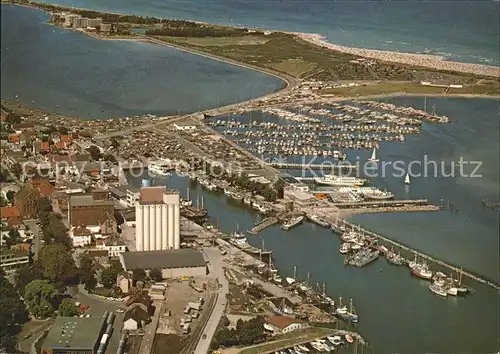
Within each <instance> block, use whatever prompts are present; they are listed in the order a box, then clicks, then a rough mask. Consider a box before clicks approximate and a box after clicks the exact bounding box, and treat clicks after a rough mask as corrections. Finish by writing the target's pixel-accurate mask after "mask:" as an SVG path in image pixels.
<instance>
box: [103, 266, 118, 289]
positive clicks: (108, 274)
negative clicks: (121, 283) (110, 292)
mask: <svg viewBox="0 0 500 354" xmlns="http://www.w3.org/2000/svg"><path fill="white" fill-rule="evenodd" d="M122 271H123V269H122V267H121V265H120V264H119V263H112V264H111V266H110V267H109V268H106V269H104V270H103V271H102V275H101V283H102V285H104V287H106V288H108V289H111V287H113V285H115V284H116V278H117V277H118V275H119V274H120V273H121V272H122Z"/></svg>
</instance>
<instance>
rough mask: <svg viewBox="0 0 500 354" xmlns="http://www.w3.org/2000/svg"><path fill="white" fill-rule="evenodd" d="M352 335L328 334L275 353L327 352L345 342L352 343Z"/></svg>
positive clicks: (303, 353)
mask: <svg viewBox="0 0 500 354" xmlns="http://www.w3.org/2000/svg"><path fill="white" fill-rule="evenodd" d="M353 342H354V337H353V336H352V335H350V334H345V335H344V336H343V338H342V336H338V335H337V336H328V337H326V338H325V339H317V340H314V341H312V342H309V343H307V345H305V344H301V345H296V346H294V347H293V348H288V349H285V350H281V351H278V352H275V354H305V353H309V352H310V351H311V350H314V351H315V352H320V353H328V352H333V351H335V350H336V349H337V348H338V347H340V346H342V345H343V344H345V343H349V344H350V343H353Z"/></svg>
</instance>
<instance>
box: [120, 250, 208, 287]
mask: <svg viewBox="0 0 500 354" xmlns="http://www.w3.org/2000/svg"><path fill="white" fill-rule="evenodd" d="M119 257H120V262H121V264H122V266H123V269H125V270H127V271H131V270H133V269H137V268H139V269H144V270H151V269H155V268H157V269H161V271H162V275H163V278H164V279H166V278H177V277H197V276H205V275H207V262H206V261H205V259H204V258H203V254H202V253H201V252H200V251H198V250H196V249H190V248H183V249H178V250H163V251H142V252H125V253H120V254H119Z"/></svg>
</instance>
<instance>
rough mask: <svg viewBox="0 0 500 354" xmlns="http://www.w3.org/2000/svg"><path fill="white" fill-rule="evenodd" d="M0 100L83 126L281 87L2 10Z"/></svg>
mask: <svg viewBox="0 0 500 354" xmlns="http://www.w3.org/2000/svg"><path fill="white" fill-rule="evenodd" d="M1 9H2V11H1V40H2V45H1V56H2V61H1V71H2V80H1V98H2V99H7V100H19V101H20V102H21V103H23V104H25V105H27V106H30V107H36V108H42V109H45V110H47V111H49V112H57V113H61V114H65V115H68V116H75V117H81V118H83V119H104V118H112V117H127V116H128V117H133V116H138V115H144V114H154V115H157V116H166V115H176V114H187V113H191V112H195V111H200V110H203V109H208V108H215V107H219V106H223V105H227V104H232V103H235V102H239V101H245V100H249V99H251V98H253V97H259V96H262V95H265V94H267V93H271V92H274V91H277V90H279V89H280V88H282V87H283V86H284V83H283V81H282V80H280V79H278V78H275V77H272V76H269V75H266V74H263V73H260V72H256V71H253V70H250V69H244V68H241V67H238V66H234V65H229V64H226V63H223V62H220V61H216V60H212V59H207V58H204V57H201V56H198V55H194V54H189V53H186V52H181V51H178V50H175V49H172V48H169V47H166V46H158V45H155V44H151V43H144V42H138V41H121V40H109V41H102V40H98V39H94V38H92V37H89V36H87V35H85V34H82V33H78V32H74V31H69V30H65V29H62V28H58V27H54V26H51V25H49V24H47V21H48V20H49V16H48V15H47V14H46V13H45V12H42V11H39V10H35V9H30V8H23V7H18V6H13V5H2V7H1Z"/></svg>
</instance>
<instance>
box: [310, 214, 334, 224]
mask: <svg viewBox="0 0 500 354" xmlns="http://www.w3.org/2000/svg"><path fill="white" fill-rule="evenodd" d="M307 218H308V219H309V220H310V221H311V222H313V223H315V224H318V225H319V226H322V227H330V223H329V222H328V221H326V220H323V219H322V218H320V217H319V216H318V215H308V216H307Z"/></svg>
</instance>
